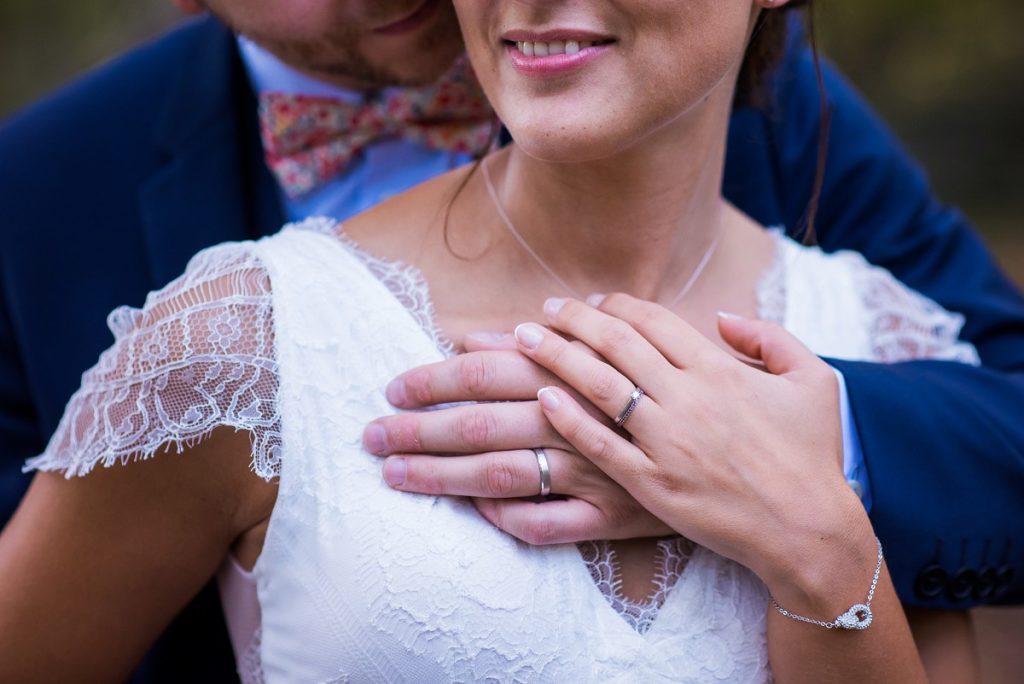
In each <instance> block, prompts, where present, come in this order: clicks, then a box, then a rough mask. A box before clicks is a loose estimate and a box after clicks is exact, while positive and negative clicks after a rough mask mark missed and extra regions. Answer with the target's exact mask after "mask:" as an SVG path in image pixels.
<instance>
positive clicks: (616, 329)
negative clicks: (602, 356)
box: [597, 319, 635, 351]
mask: <svg viewBox="0 0 1024 684" xmlns="http://www.w3.org/2000/svg"><path fill="white" fill-rule="evenodd" d="M634 334H635V331H634V330H633V328H632V326H630V325H629V323H626V322H625V321H622V320H618V319H616V320H612V321H608V322H607V323H605V324H603V325H602V326H601V329H600V331H599V332H598V336H597V340H598V345H599V347H600V349H601V350H605V351H617V350H620V349H622V348H624V347H626V346H627V345H628V344H629V343H630V341H631V340H632V339H633V335H634Z"/></svg>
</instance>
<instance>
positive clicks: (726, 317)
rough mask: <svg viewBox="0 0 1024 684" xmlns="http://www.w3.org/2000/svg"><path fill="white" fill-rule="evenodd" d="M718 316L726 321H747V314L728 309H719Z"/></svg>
mask: <svg viewBox="0 0 1024 684" xmlns="http://www.w3.org/2000/svg"><path fill="white" fill-rule="evenodd" d="M718 317H719V318H721V319H722V320H726V321H745V320H747V317H746V316H740V315H739V314H734V313H729V312H728V311H719V312H718Z"/></svg>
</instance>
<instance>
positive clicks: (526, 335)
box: [515, 323, 544, 349]
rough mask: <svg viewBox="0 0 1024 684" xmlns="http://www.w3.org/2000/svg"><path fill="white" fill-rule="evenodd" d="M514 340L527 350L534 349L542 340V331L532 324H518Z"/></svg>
mask: <svg viewBox="0 0 1024 684" xmlns="http://www.w3.org/2000/svg"><path fill="white" fill-rule="evenodd" d="M515 334H516V340H517V341H518V342H519V344H521V345H523V346H524V347H526V348H527V349H536V348H537V347H539V346H540V343H541V341H542V340H543V339H544V331H543V330H541V329H540V326H538V325H535V324H533V323H520V324H519V325H517V326H516V333H515Z"/></svg>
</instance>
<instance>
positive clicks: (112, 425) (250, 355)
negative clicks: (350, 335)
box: [25, 243, 281, 480]
mask: <svg viewBox="0 0 1024 684" xmlns="http://www.w3.org/2000/svg"><path fill="white" fill-rule="evenodd" d="M107 324H108V325H109V327H110V330H111V331H112V332H113V333H114V338H115V341H114V344H113V346H112V347H110V348H109V349H108V350H107V351H105V352H104V353H103V354H102V355H101V356H100V359H99V362H98V363H97V364H96V365H95V366H94V367H93V368H91V369H90V370H88V371H86V372H85V373H84V374H83V375H82V386H81V388H80V389H79V390H78V391H77V392H76V393H75V394H74V396H73V397H72V398H71V401H70V402H69V403H68V406H67V408H66V409H65V411H64V416H63V417H62V418H61V422H60V425H59V426H58V428H57V431H56V433H55V434H54V435H53V437H52V438H51V439H50V443H49V444H48V446H47V447H46V451H44V452H43V453H42V454H41V455H40V456H37V457H36V458H33V459H30V460H29V461H28V463H27V464H26V466H25V470H26V471H28V470H46V471H63V472H64V473H65V476H66V477H68V478H70V477H74V476H78V475H85V474H87V473H89V472H90V471H91V470H92V469H93V468H94V467H96V465H97V464H102V465H103V466H111V465H113V464H115V463H117V462H120V463H127V462H128V461H129V460H133V459H146V458H150V457H152V456H153V455H154V454H156V453H157V452H159V451H166V450H168V449H170V448H171V447H174V448H175V449H176V450H177V451H178V452H179V453H180V452H181V451H183V450H184V449H185V448H186V447H188V446H191V445H193V444H195V443H198V442H199V441H201V440H202V439H203V438H204V437H206V436H208V435H209V434H210V433H211V432H212V431H213V429H214V428H217V427H220V426H230V427H233V428H234V429H236V430H248V431H249V432H250V433H251V436H252V469H253V471H255V473H256V474H257V475H259V476H260V477H262V478H264V479H268V480H269V479H271V478H273V477H276V476H277V475H278V474H279V471H280V444H281V430H280V415H279V412H278V406H277V390H278V369H277V362H276V355H275V353H274V330H273V311H272V306H271V291H270V279H269V276H268V274H267V271H266V269H265V268H264V266H263V265H262V264H261V263H260V261H259V259H258V258H257V256H256V253H255V249H254V247H253V245H252V244H247V243H228V244H224V245H218V246H216V247H211V248H209V249H206V250H204V251H202V252H200V253H199V254H197V255H196V256H195V257H193V258H192V260H191V261H190V262H189V265H188V267H187V269H186V270H185V273H184V274H183V275H182V276H180V277H179V278H177V279H176V280H174V281H173V282H171V283H170V284H169V285H167V286H166V287H165V288H163V289H162V290H159V291H156V292H153V293H150V295H149V297H147V299H146V303H145V305H144V306H143V308H142V309H135V308H130V307H127V306H123V307H120V308H118V309H115V310H114V311H113V312H111V314H110V316H109V317H108V319H107Z"/></svg>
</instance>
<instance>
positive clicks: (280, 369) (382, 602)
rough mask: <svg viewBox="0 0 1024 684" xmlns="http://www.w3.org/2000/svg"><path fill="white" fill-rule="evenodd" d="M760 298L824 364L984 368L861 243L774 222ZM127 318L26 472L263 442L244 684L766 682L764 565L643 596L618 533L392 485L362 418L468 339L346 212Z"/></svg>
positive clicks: (244, 577)
mask: <svg viewBox="0 0 1024 684" xmlns="http://www.w3.org/2000/svg"><path fill="white" fill-rule="evenodd" d="M759 298H760V306H761V314H762V316H763V317H765V318H770V319H775V320H778V321H780V322H782V323H783V324H784V325H785V326H786V327H787V328H788V329H790V330H791V331H792V332H794V333H795V334H796V335H797V336H798V337H800V338H801V339H803V340H804V341H805V342H806V343H807V344H808V345H809V346H810V347H811V348H812V349H813V350H814V351H816V352H817V353H819V354H822V355H829V356H834V357H842V358H851V359H872V360H878V361H885V362H892V361H899V360H904V359H910V358H941V359H951V360H959V361H964V362H969V363H977V356H976V354H975V352H974V350H973V348H971V347H970V346H968V345H965V344H962V343H959V342H957V334H958V332H959V329H960V326H961V324H962V320H961V318H960V317H959V316H956V315H954V314H950V313H947V312H945V311H944V310H942V309H941V308H939V307H938V306H937V305H936V304H934V303H933V302H931V301H929V300H927V299H925V298H923V297H921V296H919V295H917V294H914V293H912V292H910V291H908V290H907V289H906V288H904V287H903V286H901V285H900V284H898V283H897V282H896V281H895V280H894V279H893V278H892V277H891V276H890V275H888V274H887V273H886V272H884V271H881V270H879V269H877V268H874V267H871V266H869V265H868V264H867V263H866V262H865V261H864V260H863V259H862V258H861V257H860V256H858V255H856V254H853V253H848V252H844V253H838V254H834V255H825V254H823V253H822V252H821V251H820V250H817V249H814V248H806V247H801V246H799V245H797V244H796V243H793V242H792V241H790V240H788V239H786V238H784V237H782V236H781V235H779V236H778V237H777V258H776V264H775V266H774V267H773V268H772V269H771V270H770V271H769V272H768V273H767V274H765V276H764V277H763V279H762V282H761V286H760V290H759ZM109 322H110V327H111V329H112V330H113V332H114V334H115V337H116V343H115V344H114V346H113V347H112V348H111V349H110V350H108V351H107V352H105V353H104V355H103V356H102V357H101V359H100V361H99V363H98V365H97V366H96V367H94V368H93V369H92V370H90V371H88V372H87V373H86V374H85V375H84V376H83V386H82V388H81V389H80V390H79V392H78V393H76V394H75V396H74V397H73V398H72V400H71V402H70V404H69V406H68V408H67V411H66V414H65V416H64V418H63V420H62V422H61V425H60V427H59V429H58V431H57V433H56V434H55V435H54V436H53V438H52V440H51V442H50V444H49V446H48V448H47V450H46V452H45V453H43V454H42V455H41V456H39V457H38V458H36V459H33V460H32V461H30V462H29V467H30V468H36V469H40V470H62V471H65V472H66V474H67V476H68V477H71V476H76V475H84V474H86V473H88V472H89V471H90V470H91V469H92V468H94V467H95V466H96V465H98V464H101V465H104V466H110V465H113V464H116V463H119V462H120V463H123V462H126V461H128V460H131V459H135V458H149V457H151V456H154V455H155V454H157V453H158V452H159V453H162V452H164V451H165V450H167V448H168V447H169V446H172V445H173V446H175V447H177V449H178V450H181V449H182V448H183V447H185V446H187V445H189V444H191V443H194V442H195V441H197V440H200V439H202V438H203V437H204V436H206V435H207V434H208V433H209V432H210V431H211V430H212V429H213V428H215V427H217V426H223V425H227V426H232V427H234V428H236V429H240V430H248V431H250V432H251V434H252V438H253V458H252V468H253V470H254V472H255V473H256V474H257V475H258V476H260V477H263V478H266V479H268V480H269V479H272V478H278V479H279V485H280V486H279V493H278V498H277V502H276V505H275V507H274V510H273V514H272V516H271V520H270V524H269V528H268V530H267V534H266V541H265V543H264V547H263V551H262V554H261V556H260V558H259V560H258V562H257V563H256V566H255V568H254V569H253V571H252V572H251V573H245V572H244V571H242V570H241V569H239V568H238V567H237V566H236V565H234V564H233V563H232V562H230V561H229V562H228V563H227V564H226V566H225V570H224V571H223V573H222V574H223V579H224V584H223V586H224V590H225V603H226V610H227V613H228V617H229V623H230V624H229V626H230V628H231V631H232V637H233V641H234V643H235V647H236V652H237V655H238V656H239V667H240V671H241V674H242V676H243V679H245V680H246V681H264V680H266V681H281V682H349V681H351V682H377V681H388V682H398V681H408V682H448V681H456V682H470V681H473V682H475V681H495V682H513V681H523V682H569V681H571V682H627V681H628V682H655V681H666V682H667V681H672V682H762V681H768V680H770V679H771V674H770V671H769V669H768V662H767V653H766V644H765V616H766V593H765V589H764V587H763V586H762V585H761V583H760V582H759V581H758V580H757V578H756V577H754V576H753V575H752V573H750V572H749V571H748V570H746V569H745V568H743V567H740V566H738V565H737V564H735V563H732V562H730V561H728V560H725V559H724V558H721V557H719V556H717V555H715V554H713V553H711V552H710V551H707V550H706V549H702V548H699V547H698V548H695V549H690V548H689V547H688V546H687V545H685V544H684V543H682V542H681V541H679V540H666V541H663V542H662V543H661V544H660V547H659V554H660V555H659V558H658V559H657V563H658V568H659V572H658V573H657V584H658V586H656V587H652V599H651V601H650V602H649V603H647V604H636V603H633V602H631V601H629V600H628V599H626V598H625V597H623V596H622V595H621V593H620V591H619V589H618V578H617V577H616V565H615V559H614V555H613V554H612V553H611V551H610V549H609V547H608V545H607V544H602V543H596V544H585V545H581V546H580V547H577V546H573V545H566V546H556V547H545V548H536V547H530V546H527V545H525V544H522V543H520V542H518V541H516V540H514V539H513V538H511V537H509V536H507V535H505V534H503V533H501V532H499V531H498V530H496V529H494V528H493V527H491V526H490V525H489V524H488V523H486V522H485V521H484V520H483V519H482V518H481V517H480V516H479V515H477V513H476V512H475V510H474V509H473V508H472V506H471V505H470V504H469V503H467V502H466V501H464V500H461V499H452V498H436V497H428V496H417V495H410V494H403V493H398V492H395V491H392V490H391V489H389V488H388V487H387V486H386V485H385V484H384V483H383V481H382V478H381V473H380V467H381V462H380V460H379V459H378V458H376V457H374V456H371V455H369V454H367V453H366V452H365V451H363V449H362V448H361V442H360V438H361V434H362V430H363V427H364V426H365V425H366V424H367V423H368V422H369V421H370V420H372V419H373V418H376V417H378V416H381V415H384V414H388V413H391V412H393V411H394V409H392V408H391V407H390V405H389V404H388V402H387V401H386V399H385V397H384V392H383V389H384V387H385V385H386V384H387V382H388V381H389V380H390V379H391V378H393V377H394V376H395V375H397V374H398V373H400V372H402V371H405V370H407V369H409V368H411V367H414V366H417V365H420V364H424V363H430V362H434V361H438V360H440V359H441V358H442V357H444V356H445V355H447V354H450V353H451V346H450V345H449V344H448V343H447V342H446V341H445V340H444V338H443V337H442V335H441V334H440V333H439V331H438V329H437V328H436V326H435V325H434V322H433V317H432V310H431V305H430V301H429V297H428V293H427V289H426V286H425V283H424V282H423V281H422V279H421V278H420V276H419V275H418V273H417V272H416V271H415V270H414V269H412V268H408V267H404V266H402V265H400V264H395V263H390V262H385V261H381V260H378V259H374V258H372V257H369V256H368V255H366V254H364V253H362V252H360V251H359V250H358V249H357V248H355V247H354V246H353V245H351V244H349V243H348V242H347V241H346V240H345V239H344V237H343V236H342V235H341V234H340V232H339V229H338V228H337V227H336V226H335V225H334V224H333V223H331V222H329V221H325V220H311V221H307V222H305V223H304V224H301V225H297V226H291V227H288V228H286V229H284V230H283V231H282V232H281V233H279V234H277V235H275V236H273V237H270V238H265V239H263V240H261V241H259V242H255V243H231V244H224V245H219V246H216V247H212V248H210V249H207V250H205V251H203V252H201V253H200V254H199V255H197V256H196V257H195V258H194V259H193V260H192V262H191V263H190V264H189V266H188V269H187V271H186V273H185V274H184V275H183V276H182V277H181V278H179V279H177V280H176V281H174V282H173V283H171V284H170V285H168V286H167V287H166V288H164V289H163V290H161V291H160V292H156V293H153V294H152V295H151V296H150V297H149V299H148V300H147V302H146V304H145V306H144V308H143V309H141V310H138V309H129V308H121V309H118V310H116V311H114V312H113V313H112V314H111V316H110V321H109ZM164 457H169V456H164Z"/></svg>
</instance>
